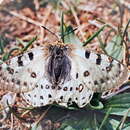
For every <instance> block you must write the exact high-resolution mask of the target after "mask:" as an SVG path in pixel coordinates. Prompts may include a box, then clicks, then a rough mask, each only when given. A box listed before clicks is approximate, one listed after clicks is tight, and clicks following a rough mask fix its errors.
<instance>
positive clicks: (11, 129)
mask: <svg viewBox="0 0 130 130" xmlns="http://www.w3.org/2000/svg"><path fill="white" fill-rule="evenodd" d="M13 124H14V121H13V114H12V113H11V126H10V130H13Z"/></svg>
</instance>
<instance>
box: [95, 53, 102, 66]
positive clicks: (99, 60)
mask: <svg viewBox="0 0 130 130" xmlns="http://www.w3.org/2000/svg"><path fill="white" fill-rule="evenodd" d="M97 56H98V57H97V59H96V64H97V65H100V64H101V60H102V59H101V55H100V54H97Z"/></svg>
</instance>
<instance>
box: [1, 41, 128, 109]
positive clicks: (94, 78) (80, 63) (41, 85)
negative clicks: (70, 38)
mask: <svg viewBox="0 0 130 130" xmlns="http://www.w3.org/2000/svg"><path fill="white" fill-rule="evenodd" d="M127 77H128V71H127V67H126V66H125V65H123V64H121V63H120V62H118V61H117V60H114V59H112V58H111V57H109V56H107V55H104V54H96V53H94V52H90V51H88V50H86V49H84V48H83V47H81V46H79V45H76V44H63V43H59V42H58V43H51V44H50V43H47V44H44V45H43V46H42V47H38V48H34V49H32V50H30V51H28V52H26V53H24V54H21V55H19V56H16V57H14V58H12V59H10V60H8V61H7V62H5V63H3V64H2V65H0V89H4V90H9V91H12V92H16V93H21V95H22V96H23V98H24V99H25V100H26V101H27V102H28V103H30V104H31V105H32V106H36V107H38V106H45V105H48V104H52V103H54V102H56V103H58V104H60V105H64V106H67V105H69V104H72V103H73V102H75V103H76V104H77V105H78V106H79V107H84V106H85V105H86V104H87V103H89V102H90V100H91V98H92V96H93V93H94V92H104V91H108V90H110V89H113V88H115V87H118V86H120V85H121V84H122V83H123V82H124V81H125V80H126V79H127Z"/></svg>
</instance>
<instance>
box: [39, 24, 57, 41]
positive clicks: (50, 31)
mask: <svg viewBox="0 0 130 130" xmlns="http://www.w3.org/2000/svg"><path fill="white" fill-rule="evenodd" d="M41 27H42V28H44V29H45V30H47V31H48V32H50V33H51V34H53V35H54V36H55V37H56V38H57V39H58V40H59V37H58V36H57V35H56V34H55V33H54V32H52V31H50V30H49V29H48V28H47V27H45V26H41Z"/></svg>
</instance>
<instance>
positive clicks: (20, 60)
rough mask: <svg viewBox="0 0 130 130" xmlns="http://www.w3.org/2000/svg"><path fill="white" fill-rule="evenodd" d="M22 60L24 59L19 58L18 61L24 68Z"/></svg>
mask: <svg viewBox="0 0 130 130" xmlns="http://www.w3.org/2000/svg"><path fill="white" fill-rule="evenodd" d="M21 58H22V56H19V57H18V61H17V62H18V66H23V61H22V59H21Z"/></svg>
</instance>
